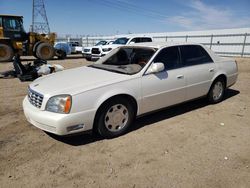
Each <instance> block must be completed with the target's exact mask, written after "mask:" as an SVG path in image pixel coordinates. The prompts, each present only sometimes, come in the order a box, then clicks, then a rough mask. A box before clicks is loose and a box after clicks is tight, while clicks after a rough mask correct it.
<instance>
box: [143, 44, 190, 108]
mask: <svg viewBox="0 0 250 188" xmlns="http://www.w3.org/2000/svg"><path fill="white" fill-rule="evenodd" d="M157 62H161V63H163V64H164V66H165V70H164V71H162V72H159V73H155V74H148V75H143V76H142V113H146V112H149V111H153V110H156V109H160V108H163V107H167V106H171V105H173V104H177V103H180V102H183V101H184V100H185V98H186V89H185V86H186V79H185V72H184V71H185V70H184V69H183V68H182V67H181V64H180V58H179V48H178V47H177V46H174V47H167V48H164V49H162V50H161V51H160V52H159V53H158V55H157V56H156V57H155V59H154V61H153V63H157Z"/></svg>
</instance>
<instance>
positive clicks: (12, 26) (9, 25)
mask: <svg viewBox="0 0 250 188" xmlns="http://www.w3.org/2000/svg"><path fill="white" fill-rule="evenodd" d="M2 25H3V28H4V30H5V31H19V32H20V31H24V29H23V22H22V19H21V18H18V17H5V18H2Z"/></svg>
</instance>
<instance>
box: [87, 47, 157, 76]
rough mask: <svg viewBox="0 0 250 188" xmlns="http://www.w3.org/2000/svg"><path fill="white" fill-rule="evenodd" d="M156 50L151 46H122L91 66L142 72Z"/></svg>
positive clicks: (132, 72)
mask: <svg viewBox="0 0 250 188" xmlns="http://www.w3.org/2000/svg"><path fill="white" fill-rule="evenodd" d="M155 52H156V49H154V48H149V47H120V48H117V49H115V50H114V53H112V54H111V55H107V56H106V57H103V58H101V59H100V60H99V61H97V62H96V63H95V64H93V65H90V67H93V68H97V69H103V70H107V71H111V72H117V73H121V74H129V75H132V74H135V73H138V72H140V70H141V69H142V68H143V67H144V66H145V65H146V64H147V63H148V61H149V60H150V59H151V57H152V56H153V55H154V53H155Z"/></svg>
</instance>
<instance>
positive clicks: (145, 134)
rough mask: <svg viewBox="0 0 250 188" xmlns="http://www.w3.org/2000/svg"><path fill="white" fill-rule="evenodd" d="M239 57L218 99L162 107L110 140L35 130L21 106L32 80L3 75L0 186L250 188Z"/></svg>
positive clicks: (247, 119) (243, 66)
mask: <svg viewBox="0 0 250 188" xmlns="http://www.w3.org/2000/svg"><path fill="white" fill-rule="evenodd" d="M237 60H238V65H239V72H240V75H239V79H238V82H237V84H236V85H234V86H233V87H232V88H231V89H230V90H228V92H227V95H226V99H225V100H224V101H223V102H221V103H220V104H216V105H208V104H207V103H206V101H205V100H197V101H193V102H189V103H186V104H182V105H179V106H176V107H174V108H170V109H167V110H163V111H160V112H157V113H154V114H151V115H149V116H145V117H142V118H139V119H138V120H137V121H136V122H135V123H134V127H133V130H131V131H130V132H129V133H128V134H126V135H124V136H122V137H119V138H115V139H111V140H102V139H100V138H98V137H96V136H92V135H89V134H87V135H81V136H75V137H68V138H58V137H55V136H51V135H48V134H46V133H45V132H43V131H41V130H39V129H37V128H35V127H34V126H32V125H30V124H29V123H28V122H27V121H26V120H25V117H24V114H23V111H22V106H21V105H22V100H23V98H24V96H25V94H26V91H27V86H28V84H29V83H27V82H26V83H22V82H20V81H19V80H18V79H0V88H1V92H0V187H25V188H26V187H32V188H33V187H95V188H96V187H185V188H186V187H241V188H243V187H246V188H247V187H250V59H237ZM50 63H52V64H53V63H59V64H62V65H63V66H65V67H66V68H71V67H77V66H81V65H86V63H87V62H86V61H85V60H84V59H82V58H81V57H79V58H77V57H70V59H68V60H61V61H57V60H54V61H51V62H50ZM11 67H12V64H11V63H1V64H0V71H4V70H8V69H9V68H11Z"/></svg>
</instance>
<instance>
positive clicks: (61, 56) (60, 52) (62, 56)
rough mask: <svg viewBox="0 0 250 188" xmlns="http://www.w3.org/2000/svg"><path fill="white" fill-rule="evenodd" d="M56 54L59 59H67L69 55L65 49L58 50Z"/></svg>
mask: <svg viewBox="0 0 250 188" xmlns="http://www.w3.org/2000/svg"><path fill="white" fill-rule="evenodd" d="M56 56H57V57H58V59H65V58H66V57H67V54H66V52H65V51H63V50H56Z"/></svg>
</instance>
